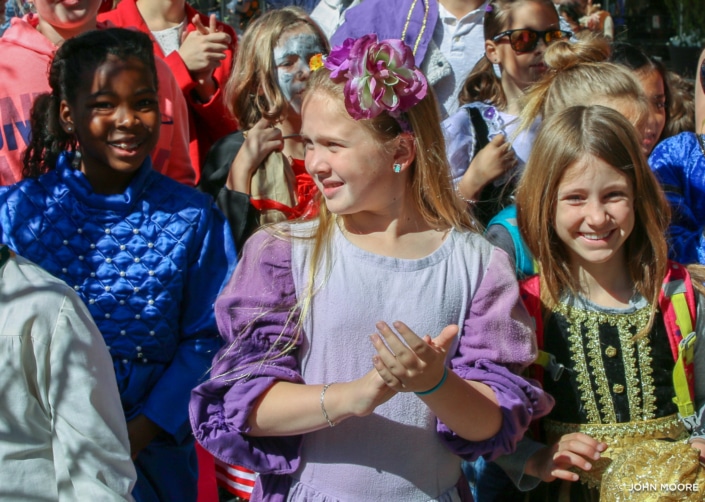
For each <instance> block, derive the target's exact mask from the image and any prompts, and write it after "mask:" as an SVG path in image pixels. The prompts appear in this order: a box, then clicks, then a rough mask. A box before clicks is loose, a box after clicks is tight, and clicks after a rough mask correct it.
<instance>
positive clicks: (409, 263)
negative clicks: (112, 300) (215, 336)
mask: <svg viewBox="0 0 705 502" xmlns="http://www.w3.org/2000/svg"><path fill="white" fill-rule="evenodd" d="M302 117H303V125H302V136H303V138H304V143H305V145H306V168H307V170H308V172H309V173H310V174H311V176H312V177H313V178H314V180H315V182H316V185H317V186H318V189H319V190H320V193H321V194H322V199H321V209H320V213H319V216H318V218H317V219H316V220H315V221H308V222H300V223H292V222H287V223H280V224H278V225H277V226H274V227H269V228H265V229H263V230H260V231H259V232H258V233H256V234H255V235H254V236H253V237H251V238H250V240H249V241H248V242H247V244H246V246H245V249H244V253H243V258H242V260H241V262H240V264H239V265H238V268H237V269H236V271H235V273H234V274H233V277H232V278H231V280H230V283H229V284H228V286H227V287H226V288H225V290H224V291H223V292H222V294H221V296H220V297H219V299H218V301H217V303H216V316H217V318H218V324H219V328H220V330H221V334H222V335H223V336H224V337H225V338H226V340H227V341H228V342H229V343H227V346H226V347H225V348H223V349H222V350H221V352H220V353H219V354H218V355H217V356H216V358H215V361H214V367H213V370H212V375H213V378H212V380H211V381H209V382H207V383H205V384H202V385H200V386H199V387H197V388H196V389H195V390H194V392H193V394H192V399H191V405H190V412H191V424H192V426H193V429H194V433H195V436H196V438H197V440H198V441H199V442H200V443H201V444H202V445H203V446H204V447H205V448H206V449H207V450H209V451H210V452H212V453H213V454H214V455H215V456H216V457H217V458H219V459H221V460H223V461H225V462H228V463H233V464H240V465H244V466H246V467H248V468H250V469H253V470H255V471H257V472H259V473H260V476H259V478H258V480H257V484H256V486H255V491H254V493H253V499H254V500H258V499H266V500H283V499H287V500H321V501H334V500H346V501H354V500H405V501H417V500H418V501H421V500H423V501H428V500H438V501H454V500H462V499H463V498H465V497H466V496H467V493H464V491H465V492H467V483H464V480H463V479H462V474H461V470H460V461H461V458H466V459H474V458H477V457H478V456H480V455H484V456H486V457H487V458H493V457H495V456H497V455H499V454H502V453H504V452H508V451H512V450H513V448H514V445H515V443H516V441H517V440H518V439H520V438H521V436H522V434H523V432H524V431H525V430H526V428H527V427H528V425H529V422H530V421H531V420H532V419H533V418H536V417H538V416H542V415H544V414H545V413H547V412H548V410H549V408H550V406H551V399H550V397H548V396H547V395H546V394H544V393H543V392H542V391H541V390H540V389H539V388H538V387H536V386H534V385H533V384H531V383H530V382H528V381H527V380H525V379H523V378H521V377H520V376H518V375H517V374H518V373H519V372H520V371H521V370H522V369H523V368H525V367H526V365H528V364H529V363H531V362H532V361H533V359H534V358H535V356H536V346H535V341H534V339H533V337H532V335H531V328H530V325H529V319H528V317H527V312H526V310H525V309H524V307H523V305H522V303H521V301H520V299H519V294H518V289H517V283H516V280H515V278H514V271H513V268H512V266H511V265H510V264H509V260H508V257H507V255H506V254H505V253H504V252H503V251H501V250H499V249H497V248H494V247H492V246H491V245H490V244H489V243H488V242H487V241H485V240H484V239H483V238H482V237H481V236H480V235H479V234H478V233H477V232H475V231H474V230H473V228H475V227H474V226H473V222H472V221H471V220H470V217H469V216H468V215H467V212H466V211H465V210H464V208H463V207H462V205H461V202H459V201H458V199H457V197H455V196H454V194H453V189H452V186H451V183H450V179H449V178H448V175H447V173H448V166H447V163H446V161H445V155H444V144H443V135H442V133H441V130H440V126H439V121H438V115H437V104H436V101H435V98H434V96H433V93H432V92H430V91H429V89H428V84H427V82H426V79H425V77H424V76H423V74H422V73H421V72H420V71H419V70H418V68H416V67H415V66H414V64H413V55H412V52H411V49H410V48H409V47H407V46H406V45H405V44H404V43H403V42H401V41H399V40H383V41H377V38H376V36H375V35H367V36H364V37H362V38H360V39H357V40H353V39H348V40H346V41H345V43H344V44H343V45H342V46H340V47H337V48H336V49H334V50H333V51H332V53H331V54H330V55H329V56H328V57H327V58H326V60H325V63H324V68H322V69H320V70H318V71H315V72H314V73H313V74H312V75H311V77H310V80H309V86H308V89H307V92H306V95H305V97H304V101H303V107H302ZM459 481H462V482H459Z"/></svg>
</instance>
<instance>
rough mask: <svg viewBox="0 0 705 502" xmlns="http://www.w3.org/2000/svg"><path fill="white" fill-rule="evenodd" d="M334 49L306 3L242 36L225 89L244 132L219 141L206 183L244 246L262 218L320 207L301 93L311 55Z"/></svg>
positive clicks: (270, 16)
mask: <svg viewBox="0 0 705 502" xmlns="http://www.w3.org/2000/svg"><path fill="white" fill-rule="evenodd" d="M327 50H328V42H327V40H326V38H325V36H324V35H323V33H322V32H321V30H320V29H319V28H318V26H317V25H316V24H315V23H314V22H313V21H312V20H311V18H309V17H308V15H306V13H305V12H304V11H303V10H302V9H300V8H298V7H286V8H283V9H277V10H272V11H268V12H267V13H265V14H264V15H262V16H261V17H259V18H257V19H256V20H255V21H254V22H252V24H250V25H249V26H248V28H247V30H246V31H245V33H244V35H243V37H242V39H241V40H240V47H239V51H238V55H237V59H236V60H235V65H234V68H233V72H232V75H231V77H230V79H229V80H228V82H227V84H226V88H225V93H226V101H227V103H228V107H229V110H230V112H231V113H232V114H233V115H234V116H235V117H236V118H237V120H238V122H239V124H240V127H241V129H242V131H239V132H236V133H233V134H230V135H229V136H226V137H225V138H223V139H221V140H220V141H218V142H217V143H216V144H214V145H213V147H212V148H211V150H210V152H209V153H208V156H207V158H206V162H205V165H204V167H203V172H202V175H201V181H200V183H199V188H200V189H201V190H202V191H205V192H207V193H210V194H211V195H212V196H213V197H214V198H215V199H216V203H217V204H218V207H219V208H220V209H221V210H222V211H223V212H224V213H225V215H226V217H227V218H228V221H229V222H230V225H231V230H232V232H233V237H234V238H235V241H236V243H237V244H238V249H241V247H240V246H239V244H242V243H243V242H244V240H245V239H246V238H247V237H249V235H250V234H251V233H252V231H253V230H254V229H255V228H257V226H259V225H260V224H262V223H269V222H274V221H281V220H284V219H289V218H297V217H300V216H304V215H308V216H312V215H314V214H315V211H314V209H313V204H312V203H313V195H314V193H315V191H316V189H315V185H314V184H313V180H312V179H311V177H310V176H309V175H308V174H307V173H306V170H305V168H304V161H303V157H304V147H303V143H302V142H301V137H300V135H299V129H300V128H301V96H302V92H303V89H304V87H305V85H306V80H307V79H308V75H309V73H310V69H309V61H310V59H311V58H312V57H313V56H315V55H320V54H321V53H325V52H327Z"/></svg>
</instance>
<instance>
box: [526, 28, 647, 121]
mask: <svg viewBox="0 0 705 502" xmlns="http://www.w3.org/2000/svg"><path fill="white" fill-rule="evenodd" d="M609 55H610V44H609V41H608V40H607V39H605V38H604V37H601V36H597V35H589V36H586V37H585V38H583V39H581V40H578V41H577V42H574V43H573V42H568V41H563V40H559V41H557V42H555V43H553V44H551V45H550V46H549V47H548V48H547V49H546V52H545V53H544V62H545V63H546V66H548V70H547V71H546V73H545V74H544V76H543V77H542V78H541V80H539V81H538V82H537V83H536V84H534V85H533V86H532V87H531V88H530V89H529V90H528V91H527V93H526V95H525V96H524V100H523V101H524V106H523V108H522V112H521V123H520V126H519V130H524V129H528V128H529V127H531V125H532V124H533V123H534V122H535V121H536V119H537V118H538V117H543V119H546V118H548V117H550V116H551V115H553V114H554V113H556V112H557V111H560V110H564V109H565V108H568V107H570V106H576V105H589V104H600V102H604V101H612V100H622V99H626V100H630V101H631V102H633V103H634V104H635V105H636V106H637V107H638V109H639V110H638V111H639V115H640V116H641V117H642V118H645V117H646V116H647V115H648V102H647V100H646V96H645V95H644V91H643V89H642V87H641V84H640V83H639V81H638V80H637V79H636V78H635V77H634V76H633V75H631V73H630V72H629V71H628V70H626V69H625V68H623V67H622V66H620V65H617V64H614V63H609V62H607V58H608V57H609Z"/></svg>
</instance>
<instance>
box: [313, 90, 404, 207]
mask: <svg viewBox="0 0 705 502" xmlns="http://www.w3.org/2000/svg"><path fill="white" fill-rule="evenodd" d="M301 133H302V135H303V140H304V144H305V146H306V170H307V171H308V172H309V174H311V176H312V177H313V179H314V181H315V182H316V185H317V186H318V189H319V190H320V191H321V193H322V194H323V196H324V197H325V201H326V205H327V207H328V209H329V210H330V211H331V212H333V213H335V214H340V215H352V214H356V215H358V216H360V217H363V218H364V217H366V216H368V215H369V216H373V217H374V215H378V214H385V213H389V212H393V211H394V210H395V208H398V207H400V204H401V203H402V198H403V195H404V187H405V184H406V174H405V173H404V171H405V169H406V167H408V165H409V163H410V162H411V159H409V158H404V159H400V158H398V157H397V155H398V154H397V153H395V152H396V149H395V146H394V145H393V144H392V145H386V147H385V145H382V144H380V143H379V142H378V141H376V140H375V138H374V137H373V136H372V133H371V132H370V131H369V130H368V129H367V128H365V127H364V125H362V124H361V123H360V122H357V121H355V120H353V119H352V118H351V117H350V116H349V115H348V114H347V112H346V111H345V108H344V107H343V104H342V102H341V101H338V100H336V99H334V98H332V97H331V96H329V95H328V94H327V93H325V92H316V93H310V94H308V95H307V97H306V100H305V101H304V104H303V112H302V128H301ZM395 162H400V164H401V165H402V172H401V173H395V172H394V169H393V165H394V163H395Z"/></svg>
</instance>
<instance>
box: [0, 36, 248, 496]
mask: <svg viewBox="0 0 705 502" xmlns="http://www.w3.org/2000/svg"><path fill="white" fill-rule="evenodd" d="M49 81H50V85H51V89H52V90H51V93H50V94H44V95H40V96H39V97H38V98H37V99H36V101H35V104H34V108H33V110H32V142H31V144H30V145H29V146H28V149H27V152H26V156H25V158H24V175H25V177H26V178H27V179H25V180H23V181H21V182H19V183H17V184H15V185H12V186H9V187H2V191H0V241H3V242H6V243H7V244H8V245H9V246H10V247H11V248H13V249H14V250H16V251H17V252H19V253H21V254H22V255H24V256H25V257H27V258H28V259H30V260H32V261H34V262H36V263H38V264H40V265H41V266H42V267H44V268H45V269H46V270H48V271H49V272H50V273H52V274H54V275H55V276H57V277H59V278H61V279H63V280H64V281H66V282H67V283H68V284H69V285H71V286H72V287H73V288H74V289H75V290H76V292H77V293H78V294H79V295H80V296H81V298H82V299H83V301H84V302H85V303H86V304H87V305H88V308H89V310H90V312H91V314H92V316H93V318H94V319H95V321H96V323H97V325H98V327H99V328H100V331H101V332H102V334H103V337H104V338H105V341H106V343H107V345H108V348H109V350H110V353H111V355H112V359H113V365H114V368H115V374H116V376H117V382H118V387H119V390H120V395H121V398H122V405H123V409H124V412H125V416H126V419H127V424H128V432H129V438H130V447H131V453H132V457H133V459H134V461H135V465H136V467H137V472H138V481H137V485H136V487H135V490H134V493H133V495H134V496H135V498H136V499H137V500H138V501H153V500H154V501H156V500H180V501H187V500H196V489H197V483H196V481H197V479H196V477H197V476H196V473H197V465H196V455H195V450H194V445H193V439H192V437H191V434H190V428H189V425H188V421H187V403H188V400H189V395H190V391H191V389H192V388H193V387H194V386H195V385H196V384H197V383H198V382H199V381H200V380H202V379H203V378H204V377H205V376H206V375H207V372H208V369H209V366H210V363H211V359H212V357H213V354H214V353H215V351H216V350H217V349H218V348H219V347H220V345H221V338H220V336H219V334H218V329H217V327H216V324H215V319H214V315H213V303H214V301H215V298H216V296H217V294H218V292H219V291H220V289H221V285H222V284H223V282H224V280H225V279H227V278H228V277H229V276H230V272H231V267H233V266H234V264H235V253H234V246H233V244H232V240H231V237H230V231H229V229H228V226H227V224H226V222H225V219H224V217H223V216H222V214H221V213H220V212H219V211H218V210H217V209H215V207H214V206H213V204H212V200H211V199H210V197H208V196H206V195H204V194H201V193H200V192H198V191H196V190H194V189H192V188H189V187H186V186H183V185H181V184H179V183H177V182H175V181H173V180H171V179H169V178H167V177H165V176H163V175H161V174H159V173H158V172H157V171H155V170H153V169H152V165H151V160H150V157H149V152H150V151H152V149H153V148H154V145H155V143H156V141H157V138H158V136H159V127H160V123H161V115H160V111H159V107H158V99H157V80H156V77H155V67H154V56H153V52H152V43H151V42H150V40H149V38H148V37H147V36H146V35H144V34H141V33H138V32H135V31H131V30H123V29H108V30H100V31H92V32H89V33H86V34H84V35H81V36H78V37H75V38H73V39H71V40H68V41H66V42H65V43H64V44H63V45H62V46H61V47H60V48H59V50H58V51H57V53H56V56H55V58H54V60H53V62H52V64H51V67H50V70H49ZM76 454H78V455H80V454H81V452H77V453H76ZM66 460H67V461H68V462H70V461H71V458H68V459H66Z"/></svg>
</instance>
